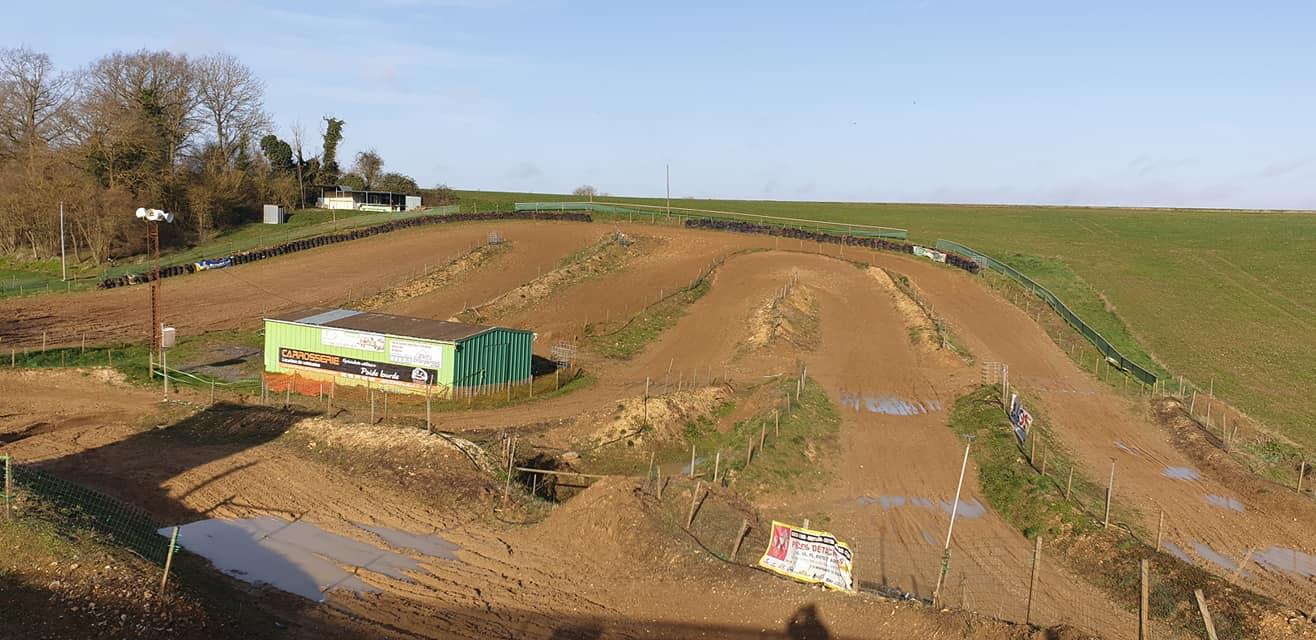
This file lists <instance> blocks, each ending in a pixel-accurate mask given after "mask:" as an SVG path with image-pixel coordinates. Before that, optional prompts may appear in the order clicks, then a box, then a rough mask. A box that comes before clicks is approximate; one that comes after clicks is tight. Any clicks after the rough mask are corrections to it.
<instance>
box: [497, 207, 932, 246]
mask: <svg viewBox="0 0 1316 640" xmlns="http://www.w3.org/2000/svg"><path fill="white" fill-rule="evenodd" d="M512 207H513V209H514V210H515V211H589V212H592V213H604V214H613V215H628V214H629V215H645V216H655V215H666V214H667V212H668V211H671V213H672V215H673V216H675V217H680V218H683V219H688V218H705V219H710V220H740V221H743V222H750V223H754V224H763V225H769V226H776V227H790V228H795V229H804V230H807V231H817V232H819V233H830V234H834V235H841V236H854V237H862V238H894V239H898V240H905V239H907V238H909V232H908V231H906V230H905V229H898V228H896V227H879V226H875V225H867V224H844V223H840V222H828V221H825V220H811V219H808V218H787V217H782V216H765V215H759V214H756V213H739V212H736V211H712V210H708V209H690V208H688V207H670V208H668V207H664V206H657V205H645V204H619V203H614V202H569V201H562V202H517V203H514V204H513V205H512Z"/></svg>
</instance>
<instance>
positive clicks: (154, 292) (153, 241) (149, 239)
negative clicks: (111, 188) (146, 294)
mask: <svg viewBox="0 0 1316 640" xmlns="http://www.w3.org/2000/svg"><path fill="white" fill-rule="evenodd" d="M136 215H137V217H138V218H140V219H141V220H144V221H146V222H148V223H150V224H148V225H147V227H146V243H147V247H148V248H149V249H150V250H151V253H152V267H151V353H153V354H155V361H156V362H162V361H163V357H162V356H163V354H164V345H163V344H161V342H162V340H161V337H162V333H161V330H160V223H161V222H164V223H171V222H173V221H174V214H172V213H170V212H168V211H161V210H159V209H147V208H145V207H138V208H137V212H136ZM151 375H152V376H154V375H155V372H154V371H152V372H151ZM165 375H168V374H167V373H166V374H165Z"/></svg>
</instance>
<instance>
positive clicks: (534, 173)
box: [507, 161, 544, 182]
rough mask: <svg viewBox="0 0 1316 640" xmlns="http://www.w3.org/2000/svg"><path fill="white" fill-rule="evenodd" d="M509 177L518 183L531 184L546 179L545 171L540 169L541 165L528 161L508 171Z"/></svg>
mask: <svg viewBox="0 0 1316 640" xmlns="http://www.w3.org/2000/svg"><path fill="white" fill-rule="evenodd" d="M507 177H508V178H511V179H512V180H516V181H518V182H529V181H531V180H538V179H539V178H542V177H544V170H543V169H540V168H539V165H536V164H535V163H533V162H530V161H526V162H522V163H521V164H518V165H516V166H515V167H513V168H512V169H511V170H510V171H508V172H507Z"/></svg>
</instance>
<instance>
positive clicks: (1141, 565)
mask: <svg viewBox="0 0 1316 640" xmlns="http://www.w3.org/2000/svg"><path fill="white" fill-rule="evenodd" d="M1149 564H1150V563H1149V562H1147V560H1145V559H1144V560H1139V561H1138V574H1139V582H1140V583H1141V588H1140V589H1139V590H1138V640H1150V638H1151V631H1150V629H1148V623H1147V594H1148V587H1147V572H1148V565H1149Z"/></svg>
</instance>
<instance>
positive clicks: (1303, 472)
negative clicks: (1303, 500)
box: [1298, 460, 1307, 493]
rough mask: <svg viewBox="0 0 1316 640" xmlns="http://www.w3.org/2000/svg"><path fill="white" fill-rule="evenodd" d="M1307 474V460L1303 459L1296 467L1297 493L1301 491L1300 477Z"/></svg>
mask: <svg viewBox="0 0 1316 640" xmlns="http://www.w3.org/2000/svg"><path fill="white" fill-rule="evenodd" d="M1305 475H1307V461H1306V460H1303V461H1302V465H1301V466H1300V467H1298V493H1302V477H1303V476H1305Z"/></svg>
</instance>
